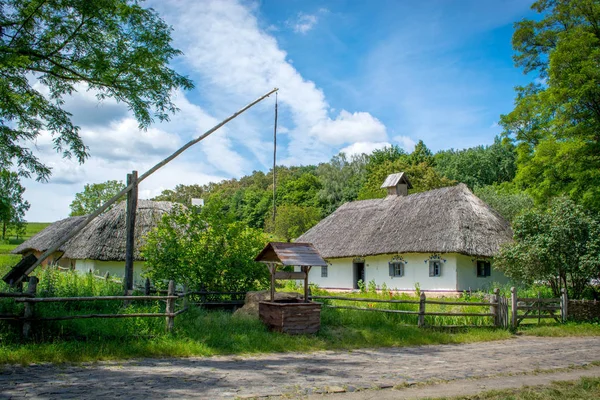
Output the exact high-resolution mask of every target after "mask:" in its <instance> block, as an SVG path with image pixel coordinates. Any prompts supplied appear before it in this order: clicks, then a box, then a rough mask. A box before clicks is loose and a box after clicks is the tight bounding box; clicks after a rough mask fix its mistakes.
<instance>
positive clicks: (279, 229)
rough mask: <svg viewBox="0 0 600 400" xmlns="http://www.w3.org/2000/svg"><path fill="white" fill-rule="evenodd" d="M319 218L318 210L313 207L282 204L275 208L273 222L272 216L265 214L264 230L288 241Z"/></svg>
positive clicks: (300, 233)
mask: <svg viewBox="0 0 600 400" xmlns="http://www.w3.org/2000/svg"><path fill="white" fill-rule="evenodd" d="M320 219H321V217H320V213H319V210H318V209H317V208H315V207H303V206H295V205H284V206H281V207H279V208H277V212H276V214H275V222H273V218H272V216H269V215H267V219H266V220H265V231H266V232H269V233H272V234H273V235H274V236H275V237H276V238H279V239H283V240H285V241H287V242H290V241H291V240H292V239H295V238H297V237H298V236H300V235H302V234H303V233H304V232H306V231H307V230H309V229H310V228H312V227H313V226H314V225H316V224H317V223H318V222H319V220H320Z"/></svg>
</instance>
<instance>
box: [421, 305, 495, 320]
mask: <svg viewBox="0 0 600 400" xmlns="http://www.w3.org/2000/svg"><path fill="white" fill-rule="evenodd" d="M488 306H489V304H488ZM425 315H426V316H427V315H431V316H443V317H493V316H495V315H496V314H494V313H451V312H426V313H425Z"/></svg>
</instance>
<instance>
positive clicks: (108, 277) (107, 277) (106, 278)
mask: <svg viewBox="0 0 600 400" xmlns="http://www.w3.org/2000/svg"><path fill="white" fill-rule="evenodd" d="M109 279H110V273H109V272H108V271H106V273H105V274H104V280H105V281H107V282H108V280H109Z"/></svg>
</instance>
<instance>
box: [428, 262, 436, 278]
mask: <svg viewBox="0 0 600 400" xmlns="http://www.w3.org/2000/svg"><path fill="white" fill-rule="evenodd" d="M434 274H435V266H434V263H433V261H429V276H435V275H434Z"/></svg>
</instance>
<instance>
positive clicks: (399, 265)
mask: <svg viewBox="0 0 600 400" xmlns="http://www.w3.org/2000/svg"><path fill="white" fill-rule="evenodd" d="M388 266H389V269H390V271H389V272H390V277H392V278H401V277H403V276H404V262H403V261H390V262H389V263H388ZM392 273H393V274H392Z"/></svg>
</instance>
